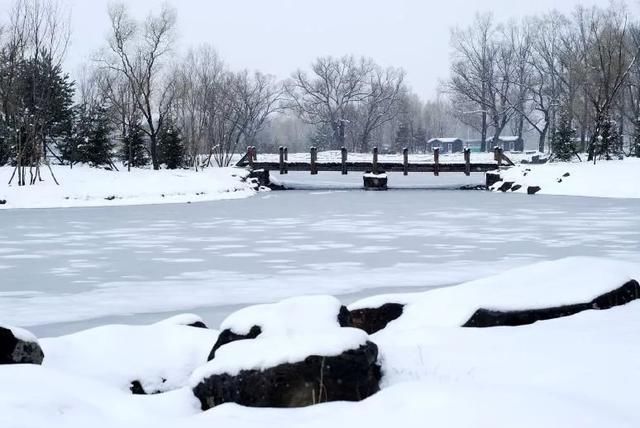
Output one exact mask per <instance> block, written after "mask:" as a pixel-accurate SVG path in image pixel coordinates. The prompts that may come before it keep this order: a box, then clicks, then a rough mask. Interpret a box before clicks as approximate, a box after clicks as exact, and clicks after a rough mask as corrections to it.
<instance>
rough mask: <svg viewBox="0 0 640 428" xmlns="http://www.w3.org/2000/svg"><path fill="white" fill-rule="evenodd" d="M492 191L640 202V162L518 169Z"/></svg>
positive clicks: (503, 175) (505, 175) (505, 174)
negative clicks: (621, 199)
mask: <svg viewBox="0 0 640 428" xmlns="http://www.w3.org/2000/svg"><path fill="white" fill-rule="evenodd" d="M501 178H502V180H501V181H498V182H497V183H495V184H493V185H492V186H491V189H492V190H495V191H500V190H502V191H505V192H507V191H508V192H515V193H525V194H526V193H529V194H538V193H539V194H547V195H567V196H592V197H603V198H640V186H638V183H639V182H640V159H637V158H626V159H624V160H621V161H619V160H614V161H601V162H598V163H597V164H595V165H594V164H593V163H592V162H558V163H548V164H544V165H517V166H515V167H512V168H509V169H508V170H505V171H502V172H501Z"/></svg>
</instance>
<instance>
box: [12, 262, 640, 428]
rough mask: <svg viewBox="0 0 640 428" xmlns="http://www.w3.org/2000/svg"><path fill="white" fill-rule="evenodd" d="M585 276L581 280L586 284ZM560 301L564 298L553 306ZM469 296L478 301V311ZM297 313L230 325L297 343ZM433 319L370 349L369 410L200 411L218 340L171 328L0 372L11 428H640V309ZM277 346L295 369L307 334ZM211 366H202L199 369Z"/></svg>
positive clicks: (596, 279) (115, 335) (398, 329)
mask: <svg viewBox="0 0 640 428" xmlns="http://www.w3.org/2000/svg"><path fill="white" fill-rule="evenodd" d="M577 271H578V272H577ZM639 273H640V268H639V267H638V265H632V264H624V263H623V264H621V263H620V262H617V261H609V260H605V259H567V260H560V261H558V262H554V263H541V264H537V265H533V266H527V267H524V268H522V269H520V270H517V271H513V272H505V273H504V274H501V275H499V276H495V277H489V278H486V279H483V280H482V281H481V283H475V284H474V283H467V284H463V285H461V286H460V287H454V288H451V289H450V291H448V293H449V294H451V295H453V296H455V299H451V300H449V301H448V303H447V304H448V305H450V306H453V305H455V304H456V303H459V304H460V305H461V307H463V308H464V307H465V306H467V304H468V302H469V301H473V300H474V299H475V298H477V297H478V296H477V293H476V294H475V295H474V290H475V287H476V286H479V287H481V288H484V289H485V290H487V289H492V290H493V294H489V295H485V296H481V297H482V299H484V300H483V302H482V304H483V305H489V306H491V302H492V301H496V302H498V303H497V304H496V305H494V306H496V307H500V308H502V309H510V308H511V309H518V308H522V307H527V306H529V305H528V303H527V302H531V303H532V304H533V306H537V305H541V304H544V305H548V304H552V305H560V304H564V303H568V302H572V301H573V302H575V301H577V300H580V299H582V298H585V297H590V296H592V295H593V294H594V293H595V294H597V293H600V292H601V291H606V290H612V289H614V288H615V287H617V286H619V285H621V284H619V282H620V281H624V280H625V279H626V278H628V276H629V275H632V276H635V275H638V274H639ZM574 274H578V276H576V277H575V278H574V277H573V275H574ZM523 275H527V281H528V282H527V283H526V285H527V286H528V289H527V290H526V292H525V293H522V291H523V287H524V286H525V285H523V284H518V283H517V281H516V280H517V279H518V278H522V276H523ZM562 278H565V279H567V280H566V281H562ZM536 280H539V281H545V280H546V281H547V282H549V281H551V284H549V283H536ZM531 288H533V289H531ZM550 292H557V293H558V295H559V296H560V297H559V298H558V299H554V296H553V295H550V294H549V293H550ZM468 293H471V297H472V298H471V299H469V298H465V296H467V297H468ZM440 294H442V292H441V291H432V292H427V293H422V295H420V297H419V299H416V295H414V296H407V297H406V299H405V300H406V301H407V302H410V301H413V302H418V301H422V302H428V301H429V296H433V297H434V299H435V301H436V304H443V300H442V298H441V297H438V295H440ZM504 295H508V296H509V299H507V300H505V299H504ZM474 296H475V297H474ZM496 299H497V300H496ZM378 300H380V301H384V300H386V298H378ZM321 301H323V302H326V305H322V306H327V307H334V306H335V303H334V301H332V300H331V299H328V298H325V299H324V300H321ZM293 302H294V303H295V301H293ZM476 303H478V301H476ZM291 304H292V302H291V301H290V302H283V304H282V305H274V306H270V307H257V308H250V309H247V310H245V311H242V312H239V313H237V314H235V315H234V316H233V317H231V318H230V319H229V320H228V321H227V322H226V323H225V324H226V325H238V323H240V324H242V322H241V320H242V319H244V318H246V320H251V321H255V318H256V317H258V318H260V317H264V319H265V320H266V321H267V322H268V324H270V327H269V328H267V330H269V331H270V330H277V329H278V328H284V329H285V331H286V329H287V328H288V327H289V326H288V325H287V324H288V323H289V322H295V318H296V316H295V314H293V316H292V314H289V313H288V312H286V309H287V307H288V306H290V305H291ZM304 306H305V305H304V304H301V307H304ZM277 309H283V310H285V312H283V313H282V314H280V319H278V316H277V314H276V313H275V312H274V311H275V310H277ZM334 309H335V307H334ZM423 309H425V310H423V311H421V313H417V312H416V311H413V312H412V311H411V310H410V309H409V310H408V311H407V313H406V314H405V315H403V316H402V317H401V318H400V319H399V320H396V321H393V322H392V323H390V324H389V325H388V326H387V328H386V329H384V330H382V331H380V332H379V333H376V334H374V335H372V336H370V340H371V341H373V342H375V343H376V344H377V345H378V347H379V350H380V363H381V365H382V371H383V379H382V385H381V386H382V390H381V391H380V392H379V393H378V394H376V395H374V396H373V397H371V398H369V399H367V400H365V401H362V402H360V403H327V404H322V405H317V406H312V407H307V408H302V409H255V408H254V409H249V408H245V407H241V406H238V405H234V404H226V405H222V406H219V407H216V408H214V409H211V410H209V411H207V412H201V411H200V409H199V403H198V401H197V400H196V399H195V397H194V395H193V393H192V392H191V390H190V383H191V380H187V379H186V377H185V373H187V372H188V371H194V372H195V374H194V376H195V377H198V376H199V372H201V371H202V370H205V371H207V372H209V371H211V370H214V369H215V368H216V367H215V360H214V361H213V362H212V363H214V365H211V363H210V364H209V365H208V366H207V365H206V361H205V360H206V357H205V352H204V351H205V350H206V349H207V348H208V347H209V346H211V345H212V344H213V342H214V338H215V335H216V332H215V331H211V332H208V331H204V330H200V329H193V331H192V332H186V330H184V329H188V328H189V327H183V326H174V325H172V324H173V323H172V322H168V323H160V324H156V325H150V326H143V327H127V326H106V327H103V328H101V329H98V330H92V331H88V332H83V333H79V334H75V335H71V336H66V337H61V338H50V339H42V340H41V344H42V346H43V350H44V352H45V362H44V365H43V366H42V367H40V366H3V367H0V426H2V427H3V428H5V427H6V428H40V427H42V426H46V427H52V428H58V427H59V428H62V427H64V428H80V427H86V426H92V427H98V428H102V427H104V428H128V427H132V426H136V427H142V428H146V427H149V428H151V427H154V428H178V427H180V428H200V427H202V428H205V427H211V426H224V427H230V428H235V427H238V428H246V427H254V426H261V427H274V428H276V427H278V428H280V427H309V426H311V427H326V426H333V427H352V426H356V425H358V426H367V427H372V428H388V427H389V426H399V427H400V426H401V427H424V426H435V427H446V428H449V427H454V428H455V427H460V428H467V427H470V426H473V427H487V428H489V427H491V428H495V427H512V426H518V427H535V428H538V427H540V426H544V427H551V428H553V427H563V428H564V427H567V426H579V427H604V426H606V427H612V428H618V427H637V426H638V425H639V424H640V415H639V414H638V412H637V404H638V401H637V400H638V399H637V394H636V390H637V388H638V386H639V385H640V367H639V366H638V365H637V363H636V360H637V355H638V353H639V352H640V343H639V342H638V340H637V337H638V335H640V303H639V302H632V303H630V304H627V305H625V306H622V307H618V308H614V309H610V310H604V311H586V312H583V313H581V314H578V315H574V316H571V317H567V318H562V319H557V320H550V321H542V322H539V323H536V324H533V325H529V326H523V327H515V328H504V327H498V328H487V329H468V328H461V327H460V326H459V325H457V321H459V320H457V321H456V322H449V321H452V320H453V319H452V318H451V317H449V316H448V315H447V313H446V311H438V312H435V313H432V312H429V311H428V310H426V309H427V308H423ZM431 309H433V308H431ZM311 312H313V311H311ZM319 312H323V311H319ZM414 312H415V313H414ZM306 316H307V317H313V316H314V314H312V313H306ZM441 317H444V318H441ZM447 318H449V321H447ZM285 321H286V322H285ZM442 321H444V322H442ZM318 325H321V326H324V327H323V328H327V327H326V320H323V319H320V321H319V323H318ZM290 327H291V328H293V329H294V330H295V329H296V328H297V326H296V325H293V326H290ZM176 329H180V331H177V330H176ZM337 330H342V329H337ZM344 330H345V331H344V335H345V337H344V338H342V337H341V336H340V334H338V336H340V337H338V339H339V340H338V341H340V340H343V339H344V341H346V342H348V343H351V342H357V343H360V342H362V341H363V340H364V338H365V337H366V335H363V333H362V332H360V333H358V334H357V336H358V337H351V336H352V335H355V334H356V333H355V332H352V331H351V330H350V329H344ZM285 331H281V333H285ZM187 333H188V334H187ZM274 338H279V340H278V341H277V343H273V345H272V347H271V349H273V350H276V349H277V351H278V354H279V355H280V356H281V358H282V356H284V357H286V356H287V355H288V353H287V349H288V348H287V347H288V346H291V353H290V354H291V355H289V356H290V357H291V356H292V355H294V354H296V353H297V352H299V351H300V349H302V348H304V346H302V345H301V344H299V343H298V342H297V341H296V340H299V339H300V337H297V338H296V337H295V335H294V337H292V338H293V339H294V340H292V342H291V343H289V342H288V341H287V340H286V335H285V336H278V335H275V336H271V335H270V334H268V335H267V337H266V338H265V339H263V340H265V342H263V344H266V345H269V344H270V342H269V341H273V339H274ZM313 339H314V335H313V334H309V335H307V340H306V342H305V343H304V344H303V345H305V346H307V345H308V346H310V347H311V346H315V347H318V346H320V347H326V345H324V344H323V342H322V336H319V337H318V338H317V339H318V341H316V343H315V345H313V343H312V342H313ZM259 340H260V339H257V340H256V343H258V341H259ZM334 340H335V339H334ZM172 344H173V346H172ZM227 346H229V347H230V348H229V349H233V350H235V351H247V352H242V357H243V359H248V360H250V361H247V364H250V365H255V364H256V361H258V362H259V364H263V363H264V361H265V360H264V359H262V358H261V356H260V355H256V353H255V352H251V351H252V347H253V346H254V344H252V341H245V342H244V343H243V342H236V343H234V344H231V345H227ZM221 349H224V347H223V348H221ZM263 349H264V348H263ZM314 349H315V348H314ZM329 352H330V351H329ZM270 355H271V354H270ZM47 356H49V357H47ZM299 357H300V356H299V355H298V358H299ZM48 358H49V360H48ZM65 361H66V364H65ZM198 361H200V366H199V367H195V366H197V365H198V363H197V362H198ZM244 363H245V361H242V364H244ZM271 363H277V361H276V360H274V361H271ZM220 364H221V365H225V364H226V366H228V367H227V368H226V371H228V370H231V369H233V367H236V366H237V365H238V364H240V363H239V362H237V361H235V362H234V361H231V360H228V359H227V360H225V359H224V358H223V361H221V363H220ZM161 369H164V370H165V372H164V373H163V372H162V371H160V370H161ZM214 371H215V370H214ZM105 373H108V374H109V375H105ZM158 375H160V376H162V377H166V378H168V379H172V381H173V384H172V388H170V392H166V393H163V394H158V395H152V396H133V395H131V394H130V392H129V391H127V390H126V387H125V386H126V385H125V383H124V382H123V380H124V379H126V380H130V379H131V377H132V376H148V378H152V379H153V378H154V377H157V376H158ZM181 385H182V386H181ZM176 388H177V389H176Z"/></svg>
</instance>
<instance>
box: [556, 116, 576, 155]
mask: <svg viewBox="0 0 640 428" xmlns="http://www.w3.org/2000/svg"><path fill="white" fill-rule="evenodd" d="M575 137H576V130H575V129H574V128H573V127H572V126H571V117H570V116H569V114H568V113H566V112H563V113H562V114H561V115H560V122H559V124H558V127H557V129H556V133H555V135H554V136H553V139H552V140H551V150H552V151H553V155H554V157H555V158H556V159H557V160H559V161H561V162H568V161H570V160H571V159H572V158H573V156H575V154H576V152H577V147H576V141H575Z"/></svg>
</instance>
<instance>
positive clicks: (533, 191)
mask: <svg viewBox="0 0 640 428" xmlns="http://www.w3.org/2000/svg"><path fill="white" fill-rule="evenodd" d="M541 190H542V188H540V187H539V186H529V187H528V188H527V194H528V195H535V194H536V193H538V192H539V191H541Z"/></svg>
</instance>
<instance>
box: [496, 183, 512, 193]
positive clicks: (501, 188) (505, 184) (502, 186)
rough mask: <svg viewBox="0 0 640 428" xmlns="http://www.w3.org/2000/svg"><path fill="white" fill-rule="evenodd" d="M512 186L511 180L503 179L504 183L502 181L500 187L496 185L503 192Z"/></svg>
mask: <svg viewBox="0 0 640 428" xmlns="http://www.w3.org/2000/svg"><path fill="white" fill-rule="evenodd" d="M512 187H513V182H512V181H505V182H504V183H502V185H501V186H500V187H498V190H499V191H501V192H503V193H504V192H507V191H508V190H510V189H511V188H512Z"/></svg>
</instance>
